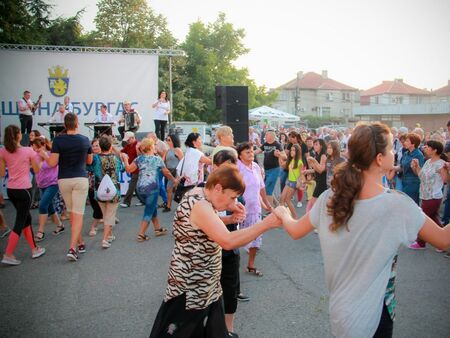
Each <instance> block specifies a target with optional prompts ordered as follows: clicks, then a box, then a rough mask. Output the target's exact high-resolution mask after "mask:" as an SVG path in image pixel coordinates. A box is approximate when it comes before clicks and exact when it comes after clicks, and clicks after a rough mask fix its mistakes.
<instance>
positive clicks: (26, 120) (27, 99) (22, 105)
mask: <svg viewBox="0 0 450 338" xmlns="http://www.w3.org/2000/svg"><path fill="white" fill-rule="evenodd" d="M40 98H41V97H39V100H38V102H37V103H36V104H33V101H31V92H30V91H28V90H25V91H24V92H23V98H22V99H21V100H20V101H19V102H17V104H18V106H19V120H20V131H21V133H22V134H25V132H27V134H29V133H31V129H33V113H34V112H35V111H36V109H37V108H38V107H39V102H40Z"/></svg>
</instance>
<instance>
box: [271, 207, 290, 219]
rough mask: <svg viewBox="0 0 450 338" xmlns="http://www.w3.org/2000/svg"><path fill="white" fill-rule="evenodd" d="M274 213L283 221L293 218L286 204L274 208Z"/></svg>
mask: <svg viewBox="0 0 450 338" xmlns="http://www.w3.org/2000/svg"><path fill="white" fill-rule="evenodd" d="M273 213H274V214H275V215H276V216H277V217H278V218H279V219H280V220H281V221H282V222H283V223H285V222H286V221H289V220H292V216H291V212H290V211H289V209H288V208H287V207H285V206H281V205H280V206H278V207H276V208H275V209H274V210H273Z"/></svg>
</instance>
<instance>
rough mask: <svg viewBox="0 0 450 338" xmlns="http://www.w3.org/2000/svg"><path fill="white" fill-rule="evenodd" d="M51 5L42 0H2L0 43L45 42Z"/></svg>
mask: <svg viewBox="0 0 450 338" xmlns="http://www.w3.org/2000/svg"><path fill="white" fill-rule="evenodd" d="M51 8H52V6H51V5H48V4H46V3H45V2H44V1H43V0H2V1H1V2H0V41H1V42H2V43H22V44H35V45H36V44H45V43H47V39H46V28H47V27H48V26H49V24H50V19H49V14H50V11H51Z"/></svg>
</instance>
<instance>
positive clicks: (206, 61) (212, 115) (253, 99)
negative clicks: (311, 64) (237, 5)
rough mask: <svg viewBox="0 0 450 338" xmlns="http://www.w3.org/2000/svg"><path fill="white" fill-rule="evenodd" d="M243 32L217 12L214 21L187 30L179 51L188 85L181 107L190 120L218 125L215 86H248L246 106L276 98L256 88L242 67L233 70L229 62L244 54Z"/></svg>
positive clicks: (192, 26) (262, 88) (245, 49)
mask: <svg viewBox="0 0 450 338" xmlns="http://www.w3.org/2000/svg"><path fill="white" fill-rule="evenodd" d="M244 37H245V32H244V30H243V29H235V28H234V27H233V25H232V24H231V23H229V22H227V21H226V16H225V14H224V13H220V14H219V16H218V18H217V19H216V21H215V22H213V23H210V24H204V23H203V22H201V21H197V22H194V23H193V24H191V25H190V27H189V32H188V35H187V36H186V40H185V41H184V43H182V44H181V48H182V49H183V50H184V51H185V52H186V55H187V60H186V66H185V77H186V80H187V84H188V85H189V92H188V95H189V100H187V101H186V104H185V105H184V106H183V107H178V108H179V109H182V110H183V109H184V110H185V114H187V112H189V114H187V115H189V116H190V117H191V118H193V119H200V120H201V121H206V122H219V121H220V120H221V117H220V115H221V113H220V111H218V110H217V109H216V108H215V86H217V85H224V86H233V85H241V86H242V85H246V86H248V87H249V104H250V107H255V106H257V105H260V104H261V103H266V104H270V103H272V102H273V101H274V100H275V98H276V96H275V95H273V94H271V95H268V93H267V90H266V88H265V87H258V86H257V85H256V84H255V82H254V81H253V80H251V79H250V78H249V74H248V70H247V69H246V68H237V67H236V66H235V65H234V64H233V62H234V61H236V60H237V59H238V58H239V57H240V56H241V55H243V54H245V53H247V52H248V49H247V48H246V47H245V46H244V43H243V39H244Z"/></svg>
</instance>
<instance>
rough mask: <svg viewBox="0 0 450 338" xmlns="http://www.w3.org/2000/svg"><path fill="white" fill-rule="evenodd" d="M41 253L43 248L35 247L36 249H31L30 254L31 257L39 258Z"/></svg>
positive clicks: (43, 250)
mask: <svg viewBox="0 0 450 338" xmlns="http://www.w3.org/2000/svg"><path fill="white" fill-rule="evenodd" d="M43 254H45V248H40V247H38V246H37V247H36V249H34V250H33V254H32V255H31V258H39V257H41V256H42V255H43Z"/></svg>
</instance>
